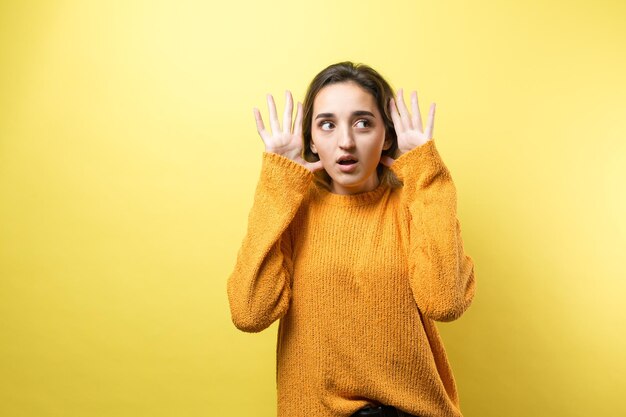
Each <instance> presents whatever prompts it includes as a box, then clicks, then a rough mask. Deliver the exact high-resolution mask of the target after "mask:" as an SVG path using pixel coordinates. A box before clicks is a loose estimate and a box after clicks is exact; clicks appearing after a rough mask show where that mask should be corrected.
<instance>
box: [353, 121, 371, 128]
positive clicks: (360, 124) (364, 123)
mask: <svg viewBox="0 0 626 417" xmlns="http://www.w3.org/2000/svg"><path fill="white" fill-rule="evenodd" d="M369 125H370V123H369V121H367V120H365V119H363V120H359V121H358V122H356V127H358V128H361V129H364V128H366V127H369Z"/></svg>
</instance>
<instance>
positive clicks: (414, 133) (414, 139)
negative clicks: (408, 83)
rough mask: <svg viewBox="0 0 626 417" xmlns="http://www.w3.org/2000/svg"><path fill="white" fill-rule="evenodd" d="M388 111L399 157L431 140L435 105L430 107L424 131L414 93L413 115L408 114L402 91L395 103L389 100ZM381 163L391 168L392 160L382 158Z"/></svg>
mask: <svg viewBox="0 0 626 417" xmlns="http://www.w3.org/2000/svg"><path fill="white" fill-rule="evenodd" d="M389 110H390V112H391V119H392V120H393V126H394V129H395V130H396V136H397V137H398V149H399V151H400V152H399V154H400V155H402V154H404V153H406V152H408V151H410V150H411V149H413V148H416V147H418V146H421V145H423V144H425V143H426V142H428V141H429V140H432V137H433V128H434V124H435V103H432V104H431V105H430V111H429V113H428V123H427V124H426V129H424V128H423V127H422V116H421V114H420V109H419V104H418V102H417V92H416V91H413V92H411V111H412V112H413V114H411V113H409V110H408V108H407V107H406V104H405V103H404V94H403V91H402V89H399V90H398V93H397V102H396V101H395V100H394V99H391V100H390V103H389ZM398 156H399V155H398ZM381 162H382V163H383V164H385V165H387V166H391V164H392V163H393V159H392V158H389V157H387V156H383V157H382V158H381Z"/></svg>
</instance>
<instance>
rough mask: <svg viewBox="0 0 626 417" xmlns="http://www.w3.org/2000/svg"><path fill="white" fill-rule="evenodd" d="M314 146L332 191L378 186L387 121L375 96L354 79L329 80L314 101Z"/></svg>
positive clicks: (351, 191) (386, 143) (384, 147)
mask: <svg viewBox="0 0 626 417" xmlns="http://www.w3.org/2000/svg"><path fill="white" fill-rule="evenodd" d="M311 124H312V125H311V139H312V142H311V150H312V151H313V152H315V153H316V154H317V155H318V156H319V158H320V160H321V161H322V165H323V166H324V169H325V170H326V172H327V173H328V175H330V178H331V180H332V181H331V184H330V185H331V191H332V192H334V193H337V194H357V193H363V192H367V191H371V190H373V189H374V188H376V187H377V186H378V175H377V173H376V167H377V166H378V163H379V161H380V156H381V153H382V151H383V149H388V148H389V147H390V146H391V141H387V142H386V141H385V125H384V121H383V118H382V116H381V114H380V112H379V111H378V107H377V106H376V101H375V100H374V97H373V96H372V95H371V94H370V93H369V92H368V91H366V90H364V89H363V88H362V87H360V86H359V85H358V84H356V83H354V82H342V83H335V84H330V85H328V86H326V87H324V88H322V89H321V90H320V91H319V92H318V93H317V96H315V100H314V101H313V117H312V121H311Z"/></svg>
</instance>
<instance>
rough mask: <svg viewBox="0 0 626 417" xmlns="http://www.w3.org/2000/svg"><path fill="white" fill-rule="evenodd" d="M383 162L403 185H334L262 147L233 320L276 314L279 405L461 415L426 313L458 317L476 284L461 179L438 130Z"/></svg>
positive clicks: (341, 413)
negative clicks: (348, 189) (460, 203)
mask: <svg viewBox="0 0 626 417" xmlns="http://www.w3.org/2000/svg"><path fill="white" fill-rule="evenodd" d="M391 169H392V171H393V172H394V173H395V174H396V176H397V177H398V178H399V179H400V180H401V181H402V182H403V184H404V185H403V187H401V188H396V189H390V188H388V187H386V186H384V185H380V186H378V187H377V188H376V189H374V190H372V191H369V192H366V193H361V194H356V195H339V194H333V193H330V192H329V191H327V190H325V189H323V188H321V187H320V186H318V185H316V184H315V183H314V181H313V174H312V173H311V172H309V171H308V170H307V169H306V168H304V167H303V166H301V165H299V164H297V163H295V162H293V161H291V160H289V159H287V158H285V157H283V156H280V155H277V154H273V153H263V163H262V169H261V177H260V180H259V183H258V186H257V189H256V193H255V197H254V203H253V206H252V209H251V211H250V215H249V219H248V230H247V234H246V236H245V238H244V240H243V243H242V246H241V249H240V250H239V253H238V256H237V262H236V265H235V268H234V271H233V273H232V275H231V276H230V278H229V280H228V297H229V301H230V308H231V313H232V319H233V322H234V324H235V325H236V326H237V327H238V328H239V329H241V330H244V331H248V332H258V331H261V330H263V329H265V328H267V327H268V326H269V325H270V324H272V323H273V322H274V321H275V320H277V319H280V325H279V330H278V345H277V389H278V416H279V417H305V416H306V417H308V416H311V417H346V416H350V415H351V414H352V413H353V412H354V411H356V410H358V409H360V408H362V407H364V406H366V405H368V404H374V405H375V404H386V405H393V406H395V407H397V408H399V409H401V410H403V411H405V412H408V413H411V414H414V415H418V416H423V417H441V416H461V412H460V409H459V399H458V395H457V390H456V385H455V381H454V377H453V375H452V371H451V368H450V366H449V363H448V360H447V357H446V353H445V350H444V346H443V344H442V341H441V338H440V336H439V333H438V330H437V328H436V326H435V323H434V321H451V320H454V319H456V318H458V317H460V316H461V315H462V314H463V312H464V311H465V310H466V309H467V308H468V307H469V305H470V304H471V302H472V299H473V297H474V291H475V280H474V264H473V261H472V259H471V258H470V257H469V256H467V255H466V254H465V252H464V250H463V242H462V239H461V229H460V225H459V222H458V220H457V217H456V190H455V187H454V183H453V182H452V178H451V177H450V173H449V171H448V169H447V168H446V166H445V165H444V163H443V161H442V160H441V157H440V155H439V153H438V152H437V149H436V147H435V143H434V141H433V140H430V141H429V142H427V143H425V144H424V145H421V146H419V147H417V148H415V149H413V150H411V151H409V152H407V153H405V154H403V155H402V156H400V157H399V158H398V159H397V160H396V161H395V162H394V163H393V165H392V166H391Z"/></svg>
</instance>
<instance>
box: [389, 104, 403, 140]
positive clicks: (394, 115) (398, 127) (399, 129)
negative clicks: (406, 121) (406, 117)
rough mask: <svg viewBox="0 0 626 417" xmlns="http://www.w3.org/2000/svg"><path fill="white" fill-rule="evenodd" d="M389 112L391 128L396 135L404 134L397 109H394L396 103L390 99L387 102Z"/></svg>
mask: <svg viewBox="0 0 626 417" xmlns="http://www.w3.org/2000/svg"><path fill="white" fill-rule="evenodd" d="M389 112H390V113H391V120H392V121H393V127H394V129H395V130H396V135H398V134H400V133H403V132H404V126H402V120H400V115H399V114H398V109H397V108H396V102H395V100H394V99H393V98H392V99H390V100H389Z"/></svg>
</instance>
